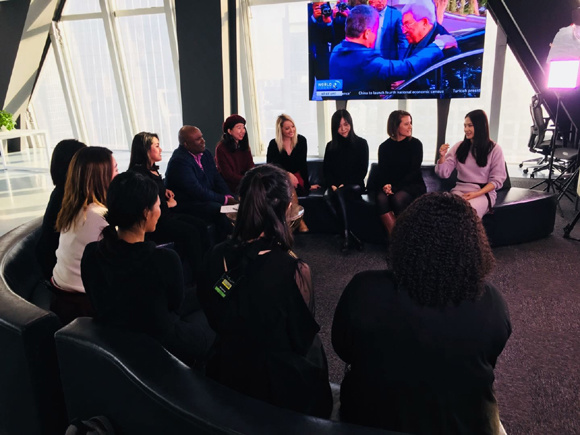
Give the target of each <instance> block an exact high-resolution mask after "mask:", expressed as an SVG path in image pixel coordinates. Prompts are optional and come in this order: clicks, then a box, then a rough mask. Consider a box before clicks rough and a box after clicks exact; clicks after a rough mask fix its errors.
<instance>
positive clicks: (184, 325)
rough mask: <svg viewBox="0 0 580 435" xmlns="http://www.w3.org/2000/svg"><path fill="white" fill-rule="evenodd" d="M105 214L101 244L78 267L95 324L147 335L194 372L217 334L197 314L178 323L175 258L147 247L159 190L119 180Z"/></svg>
mask: <svg viewBox="0 0 580 435" xmlns="http://www.w3.org/2000/svg"><path fill="white" fill-rule="evenodd" d="M107 208H108V211H107V213H106V215H105V217H106V219H107V222H108V224H109V225H108V226H107V227H106V228H105V229H104V230H103V239H102V240H101V241H99V242H92V243H89V244H88V245H87V247H86V249H85V252H84V255H83V258H82V262H81V273H82V279H83V284H84V286H85V289H86V292H87V294H88V295H89V298H90V300H91V303H92V305H93V307H94V310H95V319H96V320H97V321H100V322H103V323H106V324H108V325H112V326H116V327H119V328H125V329H130V330H132V331H138V332H143V333H145V334H149V335H151V336H152V337H154V338H156V339H157V340H159V342H160V343H161V344H162V345H163V346H165V347H166V348H167V350H168V351H169V352H171V353H173V354H174V355H175V356H176V357H177V358H179V359H180V360H182V361H183V362H184V363H186V364H188V365H190V366H192V367H193V366H195V365H196V364H199V363H202V362H203V361H204V359H205V357H206V354H207V352H208V350H209V348H210V347H211V345H212V343H213V341H214V339H215V334H214V332H213V331H212V330H211V328H210V327H209V325H208V324H207V320H206V318H205V315H204V314H203V311H201V310H199V311H198V312H197V313H195V314H194V315H192V316H191V317H189V318H187V321H186V320H184V319H182V318H180V316H179V314H178V312H179V310H180V305H181V302H182V299H183V277H182V276H183V272H182V270H181V263H180V261H179V257H178V256H177V254H176V253H175V252H173V251H172V250H170V249H163V248H157V247H156V245H155V243H153V242H146V241H145V233H147V232H153V231H155V225H156V224H157V221H158V219H159V216H160V215H161V207H160V200H159V193H158V190H157V186H156V185H155V183H154V182H153V181H152V180H151V179H149V178H147V177H144V176H143V175H141V174H138V173H136V172H133V171H127V172H125V173H123V174H120V175H119V176H118V177H117V178H115V179H114V180H113V181H112V182H111V186H110V188H109V191H108V193H107ZM116 228H117V229H116Z"/></svg>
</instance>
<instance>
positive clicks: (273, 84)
mask: <svg viewBox="0 0 580 435" xmlns="http://www.w3.org/2000/svg"><path fill="white" fill-rule="evenodd" d="M250 11H251V17H252V20H251V22H250V25H251V35H252V44H253V45H252V50H253V55H254V58H253V63H254V71H255V78H256V92H257V98H258V108H259V111H260V114H259V116H260V122H261V132H260V133H261V135H262V139H263V141H264V142H265V147H264V150H265V149H266V147H267V144H268V142H269V141H270V140H271V139H273V138H274V136H275V122H276V117H277V116H278V115H280V114H281V113H287V114H288V115H290V116H291V117H292V118H294V121H295V122H296V129H297V131H298V133H300V134H301V135H303V136H305V137H306V138H307V139H308V141H309V146H308V153H309V154H310V155H318V146H317V145H318V144H317V135H318V125H317V122H316V104H317V103H316V102H312V101H308V47H307V45H306V43H305V41H306V40H307V20H306V2H298V3H291V4H273V5H265V6H252V7H251V8H250Z"/></svg>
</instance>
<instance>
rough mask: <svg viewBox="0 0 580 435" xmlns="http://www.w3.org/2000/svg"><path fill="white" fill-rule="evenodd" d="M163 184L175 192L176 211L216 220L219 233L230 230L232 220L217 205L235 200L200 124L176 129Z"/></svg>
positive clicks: (234, 201)
mask: <svg viewBox="0 0 580 435" xmlns="http://www.w3.org/2000/svg"><path fill="white" fill-rule="evenodd" d="M165 184H166V185H167V188H168V189H171V190H172V191H173V193H174V194H175V199H176V200H177V206H176V210H175V211H176V212H178V213H188V214H191V215H194V216H197V217H199V218H201V219H203V220H204V221H206V222H207V223H214V224H216V226H217V227H218V231H219V232H220V233H222V234H221V235H223V233H225V234H227V233H229V232H230V230H231V224H230V223H229V222H228V221H227V218H226V217H225V215H223V214H221V213H220V209H221V206H222V205H227V204H235V203H237V201H236V200H235V199H234V197H233V196H232V194H231V192H230V190H229V188H228V185H227V184H226V182H225V181H224V179H223V178H222V176H221V175H220V173H219V172H218V170H217V168H216V165H215V161H214V158H213V156H212V155H211V153H210V151H209V150H207V149H206V148H205V139H204V138H203V133H202V132H201V130H200V129H199V128H197V127H193V126H191V125H185V126H183V127H182V128H181V129H180V130H179V147H178V148H177V149H176V150H175V151H173V155H172V156H171V158H170V159H169V163H168V164H167V171H166V173H165Z"/></svg>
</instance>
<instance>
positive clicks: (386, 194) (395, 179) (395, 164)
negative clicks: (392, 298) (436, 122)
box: [376, 110, 427, 236]
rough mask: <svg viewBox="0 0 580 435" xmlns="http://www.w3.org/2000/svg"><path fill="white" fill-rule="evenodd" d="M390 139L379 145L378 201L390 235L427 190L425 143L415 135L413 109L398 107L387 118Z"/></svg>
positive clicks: (379, 209) (382, 218)
mask: <svg viewBox="0 0 580 435" xmlns="http://www.w3.org/2000/svg"><path fill="white" fill-rule="evenodd" d="M387 133H388V135H389V138H388V139H387V140H386V141H385V142H383V143H382V144H381V145H380V147H379V171H378V180H376V184H377V189H378V192H377V196H376V203H377V208H378V212H379V215H380V217H381V222H382V223H383V225H384V227H385V229H386V230H387V233H388V235H389V236H390V234H391V232H392V231H393V227H394V226H395V222H396V216H398V215H399V214H400V213H401V212H402V211H403V210H405V208H407V207H408V206H409V204H411V202H413V200H414V199H415V198H418V197H419V196H421V195H423V194H424V193H425V192H426V191H427V189H426V187H425V182H424V181H423V176H422V175H421V163H422V162H423V144H422V143H421V141H420V140H419V139H417V138H415V137H413V118H412V117H411V114H410V113H409V112H405V111H404V110H395V111H394V112H392V113H391V114H390V115H389V119H388V121H387Z"/></svg>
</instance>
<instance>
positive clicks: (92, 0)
mask: <svg viewBox="0 0 580 435" xmlns="http://www.w3.org/2000/svg"><path fill="white" fill-rule="evenodd" d="M92 12H101V5H100V4H99V0H67V1H66V3H65V5H64V10H63V11H62V14H63V15H76V14H89V13H92Z"/></svg>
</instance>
